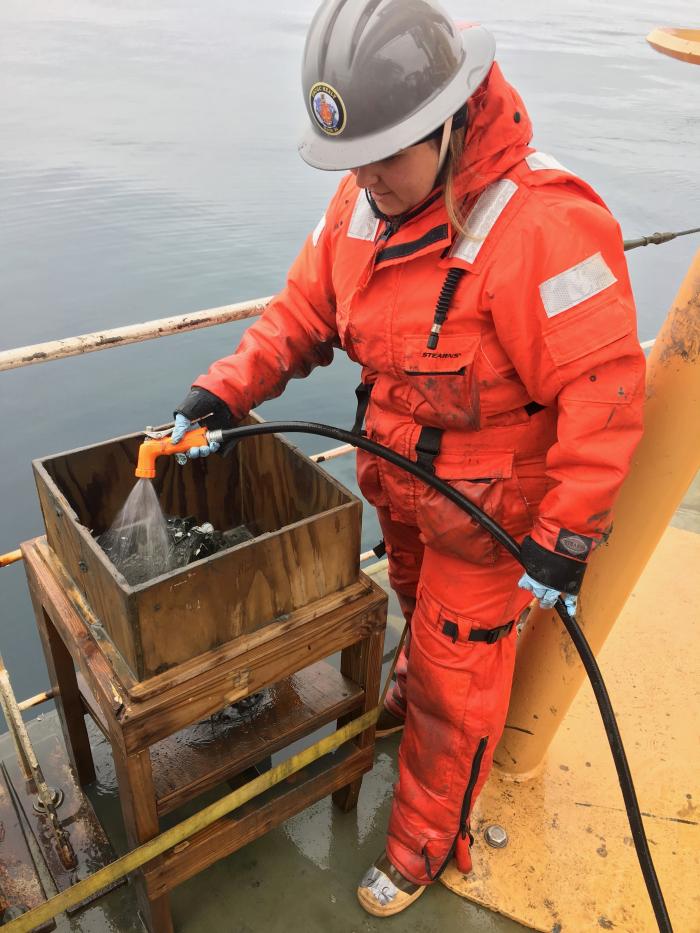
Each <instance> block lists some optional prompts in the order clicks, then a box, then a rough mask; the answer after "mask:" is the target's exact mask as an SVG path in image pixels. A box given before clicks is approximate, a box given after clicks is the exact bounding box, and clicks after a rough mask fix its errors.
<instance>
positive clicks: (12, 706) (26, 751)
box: [0, 655, 78, 868]
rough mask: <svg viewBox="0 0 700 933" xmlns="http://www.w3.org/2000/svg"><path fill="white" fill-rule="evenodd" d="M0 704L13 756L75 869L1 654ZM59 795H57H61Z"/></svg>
mask: <svg viewBox="0 0 700 933" xmlns="http://www.w3.org/2000/svg"><path fill="white" fill-rule="evenodd" d="M0 705H2V711H3V713H4V714H5V719H6V720H7V725H8V727H9V730H10V733H11V735H12V739H13V741H14V743H15V748H16V750H17V758H18V761H19V763H20V766H21V768H22V770H23V771H24V774H25V777H26V778H27V780H32V781H33V782H34V786H35V788H36V792H37V795H38V797H39V800H40V801H41V805H42V808H43V811H44V812H45V813H46V816H47V819H48V821H49V825H50V827H51V829H52V830H53V834H54V836H55V837H56V846H57V848H58V855H59V858H60V859H61V862H62V863H63V865H65V867H66V868H75V867H76V865H77V864H78V860H77V858H76V855H75V851H74V850H73V846H72V845H71V842H70V839H69V838H68V833H67V832H66V831H65V829H64V828H63V827H62V826H61V823H60V821H59V819H58V814H57V813H56V794H55V793H52V792H51V790H49V787H48V785H47V784H46V781H45V779H44V774H43V772H42V770H41V765H40V764H39V761H38V760H37V757H36V755H35V753H34V749H33V747H32V743H31V740H30V738H29V733H28V732H27V727H26V726H25V724H24V720H23V719H22V714H21V713H20V710H19V706H18V704H17V699H16V698H15V694H14V691H13V690H12V685H11V683H10V677H9V675H8V673H7V668H6V667H5V662H4V661H3V658H2V655H0ZM62 796H63V795H62V794H61V798H62Z"/></svg>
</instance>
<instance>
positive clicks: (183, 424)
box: [170, 411, 221, 460]
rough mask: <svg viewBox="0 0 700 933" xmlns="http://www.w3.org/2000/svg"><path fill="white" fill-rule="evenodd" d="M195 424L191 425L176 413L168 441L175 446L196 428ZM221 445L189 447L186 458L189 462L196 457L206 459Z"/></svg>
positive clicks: (188, 420) (214, 443) (215, 443)
mask: <svg viewBox="0 0 700 933" xmlns="http://www.w3.org/2000/svg"><path fill="white" fill-rule="evenodd" d="M196 426H197V425H196V423H195V424H193V423H192V422H191V421H190V419H189V418H187V417H186V416H185V415H183V414H182V412H180V411H178V412H177V413H176V414H175V427H174V428H173V433H172V434H171V436H170V440H171V441H172V443H173V444H177V443H178V441H181V440H182V438H183V437H184V436H185V434H187V432H188V431H191V430H192V428H193V427H196ZM220 446H221V445H220V444H219V443H217V441H212V443H211V444H209V445H208V446H206V447H190V449H189V450H188V451H187V456H188V457H189V458H190V460H196V459H197V458H198V457H208V456H209V454H214V453H216V451H217V450H218V449H219V447H220Z"/></svg>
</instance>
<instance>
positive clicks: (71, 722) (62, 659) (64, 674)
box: [31, 592, 95, 787]
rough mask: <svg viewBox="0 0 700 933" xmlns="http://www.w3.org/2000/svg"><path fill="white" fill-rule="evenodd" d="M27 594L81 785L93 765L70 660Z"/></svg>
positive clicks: (37, 602)
mask: <svg viewBox="0 0 700 933" xmlns="http://www.w3.org/2000/svg"><path fill="white" fill-rule="evenodd" d="M31 595H32V603H33V605H34V612H35V614H36V621H37V628H38V629H39V637H40V639H41V645H42V647H43V649H44V657H45V659H46V667H47V668H48V672H49V679H50V680H51V686H52V688H53V689H54V690H55V691H56V697H55V701H56V709H57V711H58V718H59V720H60V722H61V729H62V730H63V737H64V739H65V743H66V747H67V749H68V757H69V759H70V763H71V765H72V766H73V770H74V771H75V775H76V777H77V779H78V782H79V784H80V786H81V787H84V786H85V785H86V784H91V783H92V782H93V781H94V780H95V764H94V761H93V758H92V750H91V748H90V739H89V737H88V732H87V727H86V725H85V710H84V709H83V704H82V702H81V699H80V692H79V690H78V681H77V678H76V676H75V667H74V666H73V659H72V658H71V656H70V653H69V651H68V649H67V648H66V646H65V645H64V644H63V640H62V639H61V636H60V635H59V634H58V632H57V631H56V628H55V626H54V624H53V622H52V621H51V619H50V618H49V616H48V614H47V612H46V610H45V609H44V607H43V606H42V605H41V602H40V600H39V598H38V595H37V594H35V593H34V592H32V594H31Z"/></svg>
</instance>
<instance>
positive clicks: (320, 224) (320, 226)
mask: <svg viewBox="0 0 700 933" xmlns="http://www.w3.org/2000/svg"><path fill="white" fill-rule="evenodd" d="M325 226H326V215H325V214H324V215H323V217H322V218H321V219H320V220H319V222H318V223H317V224H316V227H315V228H314V232H313V233H312V234H311V239H312V240H313V244H314V246H317V245H318V238H319V237H320V236H321V234H322V233H323V228H324V227H325Z"/></svg>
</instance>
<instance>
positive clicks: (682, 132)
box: [0, 0, 700, 697]
mask: <svg viewBox="0 0 700 933" xmlns="http://www.w3.org/2000/svg"><path fill="white" fill-rule="evenodd" d="M446 5H447V6H448V8H449V9H450V11H451V12H452V13H453V14H454V15H455V16H457V17H460V18H468V19H470V20H480V21H482V22H483V23H485V24H486V25H487V26H489V27H490V28H491V29H492V30H493V32H494V33H495V35H496V37H497V42H498V49H499V51H498V57H499V60H500V62H501V65H502V67H503V70H504V72H505V74H506V76H507V77H508V78H509V80H511V81H512V82H513V83H514V84H515V85H516V86H517V87H518V88H519V90H520V91H521V93H522V95H523V97H524V99H525V101H526V104H527V106H528V109H529V110H530V113H531V116H532V118H533V122H534V126H535V131H536V135H535V142H536V144H537V145H538V146H539V147H540V148H542V149H543V150H544V151H547V152H551V153H552V154H554V155H556V156H557V158H559V159H560V161H562V162H563V163H564V164H565V165H567V166H568V167H570V168H571V169H573V170H575V171H577V172H578V173H579V174H581V175H582V176H583V177H584V178H586V179H587V180H588V181H590V182H591V183H592V184H593V185H594V186H595V187H596V188H597V189H598V190H599V191H600V193H601V194H602V195H603V197H604V198H605V199H606V201H607V203H608V204H609V205H610V207H611V209H612V210H613V212H614V213H615V214H616V216H617V217H618V218H619V220H620V222H621V224H622V227H623V230H624V233H625V235H626V236H627V237H631V236H637V235H641V234H646V233H652V232H653V231H655V230H680V229H684V228H689V227H694V226H698V225H700V184H699V177H698V174H699V173H698V169H699V167H700V166H699V159H698V153H700V123H699V121H698V114H699V113H700V68H698V67H693V66H691V65H686V64H684V63H681V62H676V61H674V60H672V59H669V58H666V57H663V56H661V55H658V54H657V53H655V52H654V51H653V50H652V49H651V48H650V47H649V46H648V45H647V44H646V42H645V41H644V36H645V35H646V34H647V33H648V32H649V31H650V30H651V29H652V28H653V27H654V26H656V25H660V24H669V25H676V26H693V25H695V26H697V2H696V0H692V2H691V0H669V2H667V3H665V4H664V5H663V6H662V7H660V6H659V4H658V3H657V2H656V0H654V2H652V0H636V2H634V3H632V2H629V0H624V2H617V3H614V4H611V3H603V2H602V0H565V2H564V3H557V4H554V3H550V2H546V0H531V2H529V3H527V4H523V3H520V2H516V0H503V2H496V3H494V2H490V3H486V2H482V0H479V2H472V3H457V2H454V0H450V2H449V3H447V4H446ZM315 6H316V4H315V2H314V0H294V2H293V3H285V4H281V3H279V2H273V0H256V2H254V3H253V2H250V0H202V2H200V3H197V4H192V3H186V2H184V0H150V2H149V3H147V4H144V3H142V2H136V0H120V2H109V0H62V2H60V3H56V2H50V0H5V2H4V3H3V5H2V8H1V9H0V88H1V91H2V93H1V96H0V101H1V103H0V212H1V214H0V218H1V219H0V321H1V323H2V328H1V331H0V346H1V347H2V348H3V349H4V348H10V347H15V346H20V345H24V344H30V343H34V342H38V341H43V340H49V339H54V338H60V337H66V336H70V335H74V334H79V333H84V332H87V331H92V330H97V329H102V328H109V327H116V326H119V325H123V324H129V323H133V322H137V321H144V320H148V319H151V318H157V317H162V316H166V315H172V314H179V313H184V312H186V311H194V310H197V309H200V308H207V307H213V306H216V305H221V304H227V303H229V302H233V301H239V300H243V299H247V298H253V297H257V296H260V295H267V294H271V293H273V292H275V291H276V290H278V289H279V288H280V287H281V285H282V284H283V282H284V277H285V271H286V269H287V267H288V265H289V263H290V262H291V260H292V259H293V257H294V255H295V253H296V251H297V250H298V248H299V246H300V244H301V242H302V240H303V238H304V236H305V235H306V234H307V233H308V231H309V230H310V229H312V228H313V227H314V226H315V224H316V222H317V220H318V218H319V217H320V215H321V213H322V211H323V209H324V206H325V203H326V201H327V200H328V198H329V196H330V195H331V193H332V191H333V190H334V188H335V185H336V184H337V181H338V178H337V176H334V175H333V174H327V173H323V172H316V171H314V170H312V169H310V168H308V167H307V166H306V165H305V164H304V163H303V162H302V161H301V160H300V159H299V157H298V155H297V153H296V145H295V143H296V138H297V134H298V130H299V128H300V127H301V126H302V124H303V121H304V119H305V113H304V107H303V101H302V96H301V91H300V79H299V65H300V56H301V51H302V47H303V41H304V35H305V32H306V29H307V26H308V23H309V21H310V19H311V16H312V13H313V10H314V9H315ZM660 20H662V21H663V23H661V22H660ZM698 245H699V241H698V239H697V238H694V240H693V241H691V239H690V238H687V239H685V240H678V241H675V242H674V243H671V244H668V245H666V246H662V247H649V248H647V249H645V250H637V251H635V252H634V253H630V254H629V263H630V268H631V272H632V278H633V282H634V287H635V293H636V297H637V302H638V307H639V331H640V337H641V338H642V339H647V338H649V337H652V336H654V335H655V333H656V332H657V330H658V328H659V326H660V324H661V322H662V320H663V317H664V315H665V313H666V310H667V308H668V306H669V303H670V301H671V300H672V297H673V295H674V293H675V290H676V289H677V286H678V284H679V282H680V280H681V279H682V277H683V274H684V272H685V270H686V268H687V266H688V264H689V262H690V258H691V256H692V254H693V251H694V249H695V248H697V246H698ZM242 329H243V325H229V326H226V327H221V328H215V329H213V330H208V331H200V332H198V333H194V334H186V335H182V336H179V337H170V338H168V339H166V340H161V341H158V342H152V343H146V344H142V345H139V346H134V347H128V348H122V349H119V350H113V351H106V352H103V353H99V354H92V355H89V356H86V357H83V358H77V359H70V360H64V361H61V362H55V363H49V364H45V365H42V366H35V367H30V368H28V369H24V370H19V371H15V372H10V373H3V374H0V400H1V407H0V411H1V412H2V415H3V419H2V420H3V427H4V437H5V440H4V442H3V444H2V469H0V509H1V510H2V522H1V525H0V553H4V552H5V551H8V550H12V549H14V548H15V547H16V546H17V545H18V543H19V542H20V541H24V540H26V539H28V538H31V537H33V536H34V535H37V534H40V533H41V532H42V523H41V516H40V512H39V508H38V505H37V500H36V494H35V490H34V485H33V479H32V474H31V467H30V461H31V460H32V458H34V457H39V456H44V455H46V454H49V453H54V452H58V451H61V450H68V449H71V448H73V447H78V446H82V445H88V444H92V443H95V442H97V441H100V440H104V439H106V438H109V437H114V436H116V435H119V434H124V433H128V432H132V431H135V430H138V429H139V428H141V427H143V426H144V425H146V424H149V423H153V422H159V421H164V420H166V419H167V418H168V417H169V413H170V412H171V411H172V408H173V406H174V405H175V404H176V403H177V402H178V401H179V400H180V399H181V397H182V396H183V394H184V392H185V390H186V388H187V387H188V386H189V384H190V382H191V380H192V379H193V378H194V377H195V376H197V375H198V374H199V373H200V372H202V371H203V370H205V369H206V367H207V365H208V363H209V362H210V361H211V360H212V359H214V358H216V357H218V356H222V355H224V354H225V353H226V352H227V351H229V350H232V349H233V348H234V346H235V345H236V342H237V340H238V338H239V336H240V334H241V332H242ZM356 382H357V373H356V371H355V367H354V366H353V365H352V364H350V363H349V362H348V361H347V360H346V359H344V358H342V354H339V355H338V359H337V360H336V362H335V363H334V365H333V366H332V367H331V368H329V369H325V370H321V371H316V373H314V374H313V375H312V376H311V377H310V378H309V379H307V380H304V381H295V382H294V383H292V385H291V386H290V387H289V388H288V390H287V392H286V393H285V395H284V396H283V397H282V398H280V399H278V400H276V401H273V402H271V403H268V404H267V405H266V406H264V408H263V414H264V415H265V416H266V417H267V418H278V417H279V418H287V417H298V418H306V417H313V418H314V419H317V420H320V421H329V422H331V423H336V424H339V425H345V426H349V425H350V424H351V422H352V414H353V408H354V404H353V403H354V395H353V391H352V390H353V387H354V385H355V384H356ZM297 440H298V441H299V439H298V438H297ZM299 442H300V443H301V445H302V446H304V447H305V449H307V450H309V451H311V450H319V449H321V447H322V446H325V445H324V444H323V441H321V440H319V439H313V438H312V439H309V440H308V441H306V440H303V439H302V440H301V441H299ZM333 471H334V473H335V474H336V475H337V476H338V477H340V478H341V479H342V480H343V481H344V482H346V483H348V485H354V483H353V479H352V463H351V461H350V459H346V460H345V461H342V460H341V461H338V462H337V463H336V464H334V465H333ZM367 517H368V521H367V523H366V533H365V542H364V543H365V546H370V545H372V544H374V543H375V542H376V529H375V526H374V523H373V521H372V520H371V516H370V515H369V510H368V516H367ZM0 594H1V596H0V602H1V605H2V614H1V616H0V650H1V651H2V653H3V655H4V657H5V661H6V663H7V665H8V667H9V669H10V672H11V674H12V677H13V682H14V685H15V688H16V691H17V693H18V695H19V696H20V697H24V696H27V695H29V694H31V693H34V692H36V691H38V690H41V689H43V688H44V687H45V686H46V684H47V683H48V678H47V674H46V671H45V668H44V663H43V658H42V655H41V651H40V648H39V645H38V639H37V636H36V633H35V627H34V621H33V616H32V612H31V606H30V603H29V599H28V596H27V593H26V585H25V581H24V572H23V570H22V566H21V564H19V565H15V566H13V567H10V568H7V569H4V570H2V571H0Z"/></svg>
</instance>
